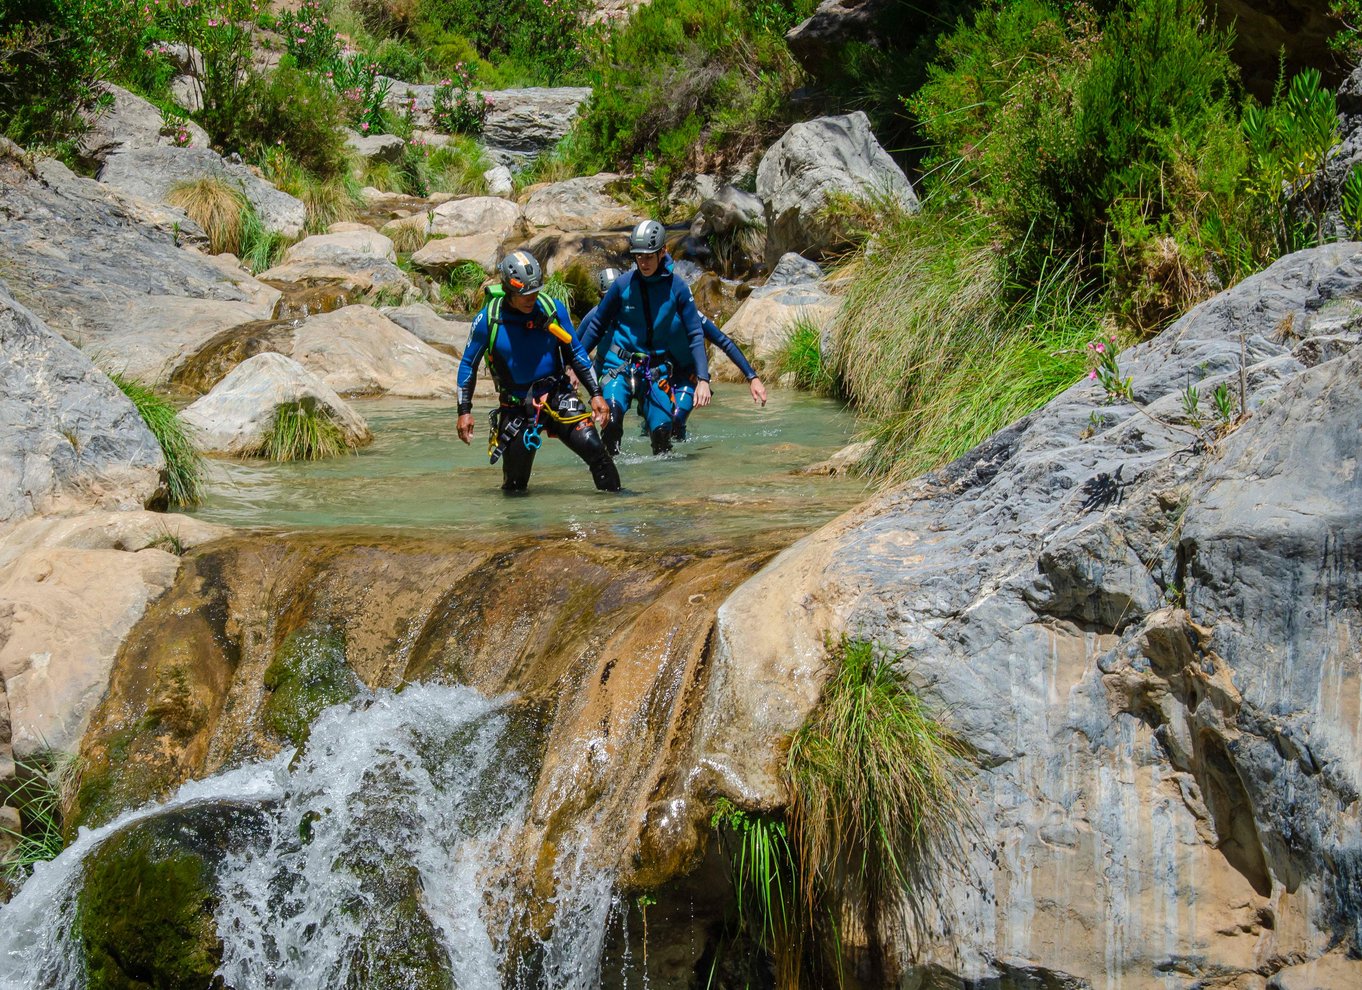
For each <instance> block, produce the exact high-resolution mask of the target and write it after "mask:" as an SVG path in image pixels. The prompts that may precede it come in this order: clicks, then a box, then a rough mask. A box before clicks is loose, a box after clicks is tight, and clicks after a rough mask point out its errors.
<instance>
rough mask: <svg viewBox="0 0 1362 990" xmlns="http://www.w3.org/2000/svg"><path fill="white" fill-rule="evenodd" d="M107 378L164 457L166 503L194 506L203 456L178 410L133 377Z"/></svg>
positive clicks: (199, 495) (200, 483) (200, 487)
mask: <svg viewBox="0 0 1362 990" xmlns="http://www.w3.org/2000/svg"><path fill="white" fill-rule="evenodd" d="M109 378H110V379H111V380H112V381H113V383H114V384H115V385H117V386H118V387H119V388H120V389H122V391H123V394H124V395H126V396H127V397H128V398H129V399H131V400H132V404H133V405H134V406H136V407H137V412H138V414H139V415H141V417H142V421H143V422H144V423H146V424H147V428H148V429H149V430H151V433H152V436H154V437H155V438H156V442H157V443H159V444H160V445H161V453H162V454H163V455H165V460H166V486H167V489H168V491H169V496H170V504H171V505H179V506H191V505H197V504H198V503H199V502H200V501H201V500H202V499H203V485H204V468H203V455H201V454H200V453H199V450H198V448H197V447H196V446H194V441H193V440H191V439H190V438H189V432H188V430H186V429H185V426H184V422H183V421H182V420H181V419H180V414H179V412H177V411H176V409H175V407H174V406H172V405H171V404H170V401H169V400H168V399H166V398H165V397H164V396H162V395H160V394H158V393H157V392H155V391H153V390H152V389H150V388H148V387H147V386H146V385H144V384H142V383H141V382H139V381H138V380H137V379H135V378H129V377H127V376H125V375H122V374H119V373H118V372H114V373H112V374H110V375H109Z"/></svg>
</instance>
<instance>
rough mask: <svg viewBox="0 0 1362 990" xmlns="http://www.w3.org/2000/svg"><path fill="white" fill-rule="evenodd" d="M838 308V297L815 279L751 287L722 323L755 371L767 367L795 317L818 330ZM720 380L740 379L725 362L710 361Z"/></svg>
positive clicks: (735, 370)
mask: <svg viewBox="0 0 1362 990" xmlns="http://www.w3.org/2000/svg"><path fill="white" fill-rule="evenodd" d="M841 308H842V297H841V296H834V295H832V294H831V293H829V292H828V291H827V290H826V289H824V288H823V287H822V285H820V284H818V283H816V282H809V283H800V284H796V285H782V284H776V285H765V286H762V287H761V288H759V289H753V290H752V293H751V295H749V296H748V297H747V298H746V299H744V300H743V301H742V304H741V305H739V306H738V311H737V312H736V313H734V314H733V316H732V318H731V319H730V320H729V321H728V322H727V323H725V324H724V325H723V331H724V333H726V334H728V336H730V337H732V338H733V339H734V340H736V341H737V342H738V345H739V346H740V347H741V348H742V349H743V353H745V354H746V355H747V359H748V360H749V361H751V362H752V366H753V367H754V368H756V369H757V371H759V372H760V371H762V370H763V368H764V367H765V368H769V367H770V362H771V359H772V358H774V357H775V355H776V354H777V353H778V352H779V351H780V349H781V347H783V346H784V344H785V342H786V340H788V339H789V336H790V330H791V328H792V327H793V326H794V324H795V322H796V321H798V320H807V321H809V322H810V323H812V324H813V325H814V326H816V327H819V328H820V329H822V328H824V327H828V326H830V325H831V324H832V321H833V319H834V318H835V317H836V316H837V313H838V312H839V311H840V310H841ZM714 364H715V365H716V366H715V367H714V368H713V370H714V371H715V373H716V377H718V378H719V380H720V381H742V376H741V375H739V374H738V371H737V369H736V368H734V367H733V366H732V365H730V364H729V363H728V362H726V361H718V362H714Z"/></svg>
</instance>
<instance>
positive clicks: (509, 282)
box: [497, 251, 544, 296]
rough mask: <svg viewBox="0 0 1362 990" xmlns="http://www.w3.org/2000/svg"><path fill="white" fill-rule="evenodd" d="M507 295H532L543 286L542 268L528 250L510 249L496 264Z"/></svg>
mask: <svg viewBox="0 0 1362 990" xmlns="http://www.w3.org/2000/svg"><path fill="white" fill-rule="evenodd" d="M497 271H499V272H500V273H501V287H502V289H503V290H505V292H506V294H507V295H508V296H532V295H534V294H535V293H536V292H538V291H539V290H540V289H542V288H543V287H544V270H543V269H542V268H540V267H539V262H538V261H537V260H536V259H535V256H534V255H532V254H530V252H528V251H512V252H511V253H510V254H508V255H507V256H506V257H504V258H502V259H501V264H500V265H498V266H497Z"/></svg>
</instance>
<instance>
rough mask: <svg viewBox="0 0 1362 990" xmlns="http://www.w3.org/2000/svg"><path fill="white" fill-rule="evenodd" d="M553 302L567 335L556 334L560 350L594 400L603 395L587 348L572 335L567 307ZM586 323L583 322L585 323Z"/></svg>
mask: <svg viewBox="0 0 1362 990" xmlns="http://www.w3.org/2000/svg"><path fill="white" fill-rule="evenodd" d="M553 302H554V305H555V307H556V308H557V310H558V327H559V328H560V329H561V330H562V331H563V333H564V335H565V336H564V335H558V334H556V333H555V336H558V341H559V348H560V350H561V351H562V354H563V357H564V359H565V360H566V361H567V362H568V363H569V364H571V365H572V370H573V371H575V372H577V380H578V381H579V382H581V383H582V385H584V386H585V387H586V391H587V394H588V395H590V396H591V397H592V398H593V399H594V398H595V397H596V396H598V395H600V394H601V383H600V381H599V380H598V379H597V378H596V369H595V368H593V367H592V366H591V359H590V358H589V357H587V356H586V348H585V347H583V346H582V342H581V341H580V340H578V339H577V338H576V337H575V336H574V335H573V333H572V317H571V316H569V315H568V311H567V307H566V306H564V305H563V304H562V303H561V302H559V301H558V300H557V299H555V300H554V301H553ZM588 315H590V314H588ZM585 322H586V321H585V320H583V323H585Z"/></svg>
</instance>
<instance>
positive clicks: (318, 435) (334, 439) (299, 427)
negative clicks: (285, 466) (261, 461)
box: [260, 402, 349, 461]
mask: <svg viewBox="0 0 1362 990" xmlns="http://www.w3.org/2000/svg"><path fill="white" fill-rule="evenodd" d="M347 450H349V446H348V445H347V444H346V442H345V432H344V431H343V430H342V429H341V428H340V426H339V425H338V424H337V423H336V421H335V420H334V419H332V418H331V416H330V415H329V414H327V412H326V411H325V410H324V409H321V408H319V407H318V406H317V405H316V404H315V403H306V402H293V403H289V404H287V405H283V406H280V407H279V408H278V410H277V411H276V412H275V416H274V425H273V426H272V427H271V428H270V431H269V433H268V434H266V435H265V440H264V442H263V443H262V444H261V448H260V456H261V457H266V458H268V459H269V460H272V461H320V460H322V459H324V458H327V457H335V456H336V455H338V454H344V453H345V452H346V451H347Z"/></svg>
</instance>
